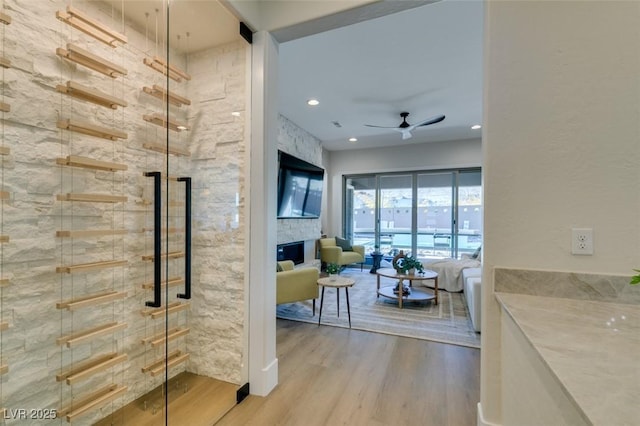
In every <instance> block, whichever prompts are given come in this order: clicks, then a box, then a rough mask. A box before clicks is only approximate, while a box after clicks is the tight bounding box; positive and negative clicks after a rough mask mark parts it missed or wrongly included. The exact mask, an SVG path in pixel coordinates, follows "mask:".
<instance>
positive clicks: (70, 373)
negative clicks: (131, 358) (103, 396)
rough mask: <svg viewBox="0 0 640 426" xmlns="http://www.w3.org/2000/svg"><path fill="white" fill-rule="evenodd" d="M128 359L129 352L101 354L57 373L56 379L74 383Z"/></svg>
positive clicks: (69, 383)
mask: <svg viewBox="0 0 640 426" xmlns="http://www.w3.org/2000/svg"><path fill="white" fill-rule="evenodd" d="M126 360H127V354H120V355H118V353H117V352H113V353H110V354H106V355H99V356H97V357H95V358H92V359H90V360H88V361H86V362H83V363H80V364H78V365H75V366H73V367H72V368H70V369H68V370H65V371H62V372H61V373H60V374H58V375H56V380H57V381H58V382H62V381H63V380H64V381H66V382H67V384H68V385H73V384H74V383H77V382H79V381H82V380H85V379H88V378H89V377H91V376H93V375H94V374H97V373H99V372H101V371H104V370H106V369H108V368H111V367H113V366H114V365H117V364H120V363H122V362H124V361H126Z"/></svg>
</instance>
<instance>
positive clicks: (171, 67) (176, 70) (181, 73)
mask: <svg viewBox="0 0 640 426" xmlns="http://www.w3.org/2000/svg"><path fill="white" fill-rule="evenodd" d="M153 60H154V62H156V63H158V64H160V65H162V66H164V67H167V68H169V70H171V71H173V72H174V73H176V74H177V75H179V76H180V77H182V78H184V79H185V80H191V76H190V75H189V74H187V73H186V72H184V71H182V70H181V69H180V68H178V67H176V66H175V65H173V64H169V63H167V61H166V60H165V59H164V58H161V57H159V56H154V57H153Z"/></svg>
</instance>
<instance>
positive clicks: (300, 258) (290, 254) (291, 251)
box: [278, 241, 304, 265]
mask: <svg viewBox="0 0 640 426" xmlns="http://www.w3.org/2000/svg"><path fill="white" fill-rule="evenodd" d="M281 260H293V263H294V264H296V265H299V264H301V263H304V241H294V242H292V243H285V244H278V262H280V261H281Z"/></svg>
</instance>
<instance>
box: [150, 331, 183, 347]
mask: <svg viewBox="0 0 640 426" xmlns="http://www.w3.org/2000/svg"><path fill="white" fill-rule="evenodd" d="M187 334H189V329H188V328H180V327H175V328H172V329H171V330H169V331H167V332H166V333H164V332H163V333H159V334H157V335H155V336H152V337H146V338H144V339H142V343H144V344H147V343H150V344H151V346H158V345H161V344H163V343H164V342H165V341H166V340H167V339H168V340H169V341H172V340H175V339H177V338H178V337H182V336H185V335H187Z"/></svg>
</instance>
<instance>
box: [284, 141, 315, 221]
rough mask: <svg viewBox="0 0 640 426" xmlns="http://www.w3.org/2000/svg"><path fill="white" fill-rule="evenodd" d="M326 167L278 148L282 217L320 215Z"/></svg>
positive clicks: (307, 217)
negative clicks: (323, 167)
mask: <svg viewBox="0 0 640 426" xmlns="http://www.w3.org/2000/svg"><path fill="white" fill-rule="evenodd" d="M323 179H324V169H322V168H321V167H318V166H315V165H313V164H311V163H308V162H306V161H304V160H301V159H299V158H296V157H294V156H292V155H289V154H287V153H286V152H283V151H278V219H292V218H296V219H299V218H305V219H313V218H318V217H320V206H321V203H322V184H323Z"/></svg>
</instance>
